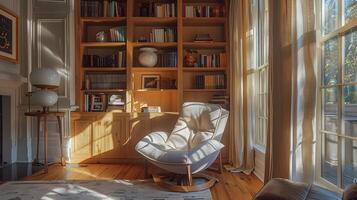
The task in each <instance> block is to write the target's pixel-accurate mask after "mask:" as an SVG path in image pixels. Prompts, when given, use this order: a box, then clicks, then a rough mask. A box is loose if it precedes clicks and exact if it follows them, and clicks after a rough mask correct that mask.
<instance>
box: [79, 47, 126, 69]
mask: <svg viewBox="0 0 357 200" xmlns="http://www.w3.org/2000/svg"><path fill="white" fill-rule="evenodd" d="M125 58H126V53H125V51H119V52H118V53H116V54H113V55H109V56H100V55H83V61H82V65H83V67H119V68H125V65H126V63H125V60H126V59H125Z"/></svg>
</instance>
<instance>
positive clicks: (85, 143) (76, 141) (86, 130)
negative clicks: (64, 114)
mask: <svg viewBox="0 0 357 200" xmlns="http://www.w3.org/2000/svg"><path fill="white" fill-rule="evenodd" d="M72 130H73V131H72V138H71V142H72V145H71V146H72V150H71V160H72V161H73V162H81V161H84V160H86V159H88V158H90V157H91V155H92V145H91V144H92V135H93V124H92V121H89V120H75V121H73V123H72Z"/></svg>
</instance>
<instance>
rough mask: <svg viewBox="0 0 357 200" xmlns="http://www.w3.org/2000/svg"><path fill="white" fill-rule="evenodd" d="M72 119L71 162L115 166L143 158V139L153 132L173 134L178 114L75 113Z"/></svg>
mask: <svg viewBox="0 0 357 200" xmlns="http://www.w3.org/2000/svg"><path fill="white" fill-rule="evenodd" d="M71 118H72V136H71V141H72V152H71V162H73V163H99V162H104V163H112V162H119V161H120V160H135V159H139V158H141V156H139V154H138V153H136V151H135V145H136V144H137V143H138V142H139V140H141V139H142V138H143V137H144V136H145V135H147V134H149V133H151V132H153V131H166V132H171V130H172V128H173V127H174V124H175V122H176V121H177V118H178V114H177V113H113V112H109V113H77V112H74V113H72V116H71ZM163 122H165V123H163Z"/></svg>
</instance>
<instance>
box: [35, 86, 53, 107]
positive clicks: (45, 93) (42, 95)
mask: <svg viewBox="0 0 357 200" xmlns="http://www.w3.org/2000/svg"><path fill="white" fill-rule="evenodd" d="M57 100H58V95H57V93H56V92H54V91H51V90H39V91H36V92H34V93H32V94H31V104H32V105H35V106H42V107H50V106H53V105H55V104H56V103H57Z"/></svg>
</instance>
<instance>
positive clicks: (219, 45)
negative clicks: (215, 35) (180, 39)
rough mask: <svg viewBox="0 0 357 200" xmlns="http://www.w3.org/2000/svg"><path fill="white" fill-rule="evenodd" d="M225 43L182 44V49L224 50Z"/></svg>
mask: <svg viewBox="0 0 357 200" xmlns="http://www.w3.org/2000/svg"><path fill="white" fill-rule="evenodd" d="M226 45H227V44H226V43H225V42H184V43H183V46H184V48H196V49H202V48H218V49H220V48H225V47H226Z"/></svg>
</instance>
